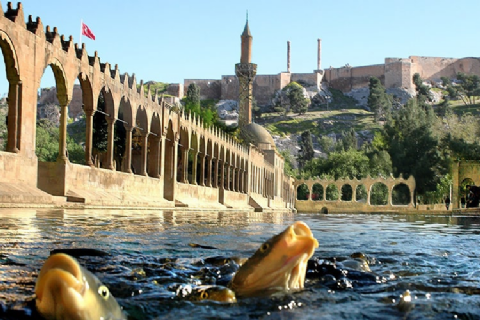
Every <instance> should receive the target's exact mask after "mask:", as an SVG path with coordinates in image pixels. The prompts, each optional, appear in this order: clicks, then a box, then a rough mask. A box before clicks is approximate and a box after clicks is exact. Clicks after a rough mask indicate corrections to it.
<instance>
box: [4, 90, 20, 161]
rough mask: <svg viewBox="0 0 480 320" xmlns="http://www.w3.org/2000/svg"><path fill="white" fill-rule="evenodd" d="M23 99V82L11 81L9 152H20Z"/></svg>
mask: <svg viewBox="0 0 480 320" xmlns="http://www.w3.org/2000/svg"><path fill="white" fill-rule="evenodd" d="M21 100H22V82H21V81H18V82H17V83H14V82H11V83H10V84H9V89H8V123H7V130H8V141H7V151H9V152H15V153H18V152H19V149H20V148H19V144H20V141H19V140H20V139H19V136H20V132H19V131H20V128H19V119H20V106H21Z"/></svg>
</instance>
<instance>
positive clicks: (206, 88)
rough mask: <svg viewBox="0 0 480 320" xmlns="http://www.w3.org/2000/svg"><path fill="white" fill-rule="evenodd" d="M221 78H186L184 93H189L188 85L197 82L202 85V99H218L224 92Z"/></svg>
mask: <svg viewBox="0 0 480 320" xmlns="http://www.w3.org/2000/svg"><path fill="white" fill-rule="evenodd" d="M221 82H222V81H221V80H218V79H186V80H185V82H184V94H185V95H186V94H187V91H188V86H189V85H190V84H191V83H195V84H196V85H197V86H199V87H200V99H202V100H204V99H217V100H219V99H220V97H221V94H222V84H221Z"/></svg>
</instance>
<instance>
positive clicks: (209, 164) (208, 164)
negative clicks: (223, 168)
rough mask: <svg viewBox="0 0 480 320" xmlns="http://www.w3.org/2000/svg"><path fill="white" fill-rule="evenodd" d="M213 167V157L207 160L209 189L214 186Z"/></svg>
mask: <svg viewBox="0 0 480 320" xmlns="http://www.w3.org/2000/svg"><path fill="white" fill-rule="evenodd" d="M212 165H213V160H212V157H211V156H209V157H208V158H207V187H211V186H212Z"/></svg>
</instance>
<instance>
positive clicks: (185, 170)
mask: <svg viewBox="0 0 480 320" xmlns="http://www.w3.org/2000/svg"><path fill="white" fill-rule="evenodd" d="M188 151H189V148H187V147H182V158H183V167H182V176H181V178H180V182H182V183H188Z"/></svg>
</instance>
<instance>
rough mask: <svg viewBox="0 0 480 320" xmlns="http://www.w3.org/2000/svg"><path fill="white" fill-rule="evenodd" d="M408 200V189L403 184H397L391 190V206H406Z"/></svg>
mask: <svg viewBox="0 0 480 320" xmlns="http://www.w3.org/2000/svg"><path fill="white" fill-rule="evenodd" d="M411 201H412V199H410V188H409V187H408V185H407V184H405V183H398V184H396V185H394V186H393V188H392V204H393V205H408V204H409V203H410V202H411Z"/></svg>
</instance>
